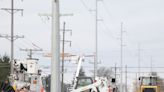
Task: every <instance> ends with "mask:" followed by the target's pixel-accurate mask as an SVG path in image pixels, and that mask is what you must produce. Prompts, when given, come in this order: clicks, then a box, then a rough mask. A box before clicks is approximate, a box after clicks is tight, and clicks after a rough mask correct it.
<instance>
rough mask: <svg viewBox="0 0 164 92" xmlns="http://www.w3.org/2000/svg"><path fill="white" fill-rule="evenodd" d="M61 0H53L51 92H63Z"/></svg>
mask: <svg viewBox="0 0 164 92" xmlns="http://www.w3.org/2000/svg"><path fill="white" fill-rule="evenodd" d="M59 16H60V15H59V0H52V33H51V34H52V39H51V53H52V57H51V89H50V90H51V91H50V92H61V85H60V84H61V83H60V20H59Z"/></svg>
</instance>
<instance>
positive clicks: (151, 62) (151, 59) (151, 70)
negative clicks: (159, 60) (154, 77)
mask: <svg viewBox="0 0 164 92" xmlns="http://www.w3.org/2000/svg"><path fill="white" fill-rule="evenodd" d="M150 67H151V68H150V72H151V74H152V72H153V57H152V56H151V57H150Z"/></svg>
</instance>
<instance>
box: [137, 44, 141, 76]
mask: <svg viewBox="0 0 164 92" xmlns="http://www.w3.org/2000/svg"><path fill="white" fill-rule="evenodd" d="M140 52H141V48H140V44H138V77H140V72H141V71H140V68H141V64H140V63H141V55H140Z"/></svg>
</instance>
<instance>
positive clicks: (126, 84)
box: [125, 65, 128, 92]
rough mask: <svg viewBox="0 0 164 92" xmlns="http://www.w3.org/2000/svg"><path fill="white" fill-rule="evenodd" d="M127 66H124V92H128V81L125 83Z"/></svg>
mask: <svg viewBox="0 0 164 92" xmlns="http://www.w3.org/2000/svg"><path fill="white" fill-rule="evenodd" d="M127 73H128V71H127V65H126V66H125V92H128V81H127V77H128V76H127Z"/></svg>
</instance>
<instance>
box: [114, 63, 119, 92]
mask: <svg viewBox="0 0 164 92" xmlns="http://www.w3.org/2000/svg"><path fill="white" fill-rule="evenodd" d="M114 72H115V75H114V77H115V92H117V90H118V89H117V64H116V63H115V67H114Z"/></svg>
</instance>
